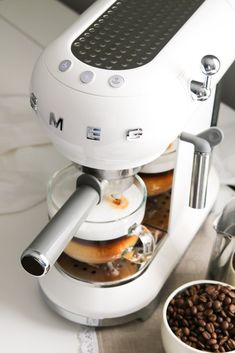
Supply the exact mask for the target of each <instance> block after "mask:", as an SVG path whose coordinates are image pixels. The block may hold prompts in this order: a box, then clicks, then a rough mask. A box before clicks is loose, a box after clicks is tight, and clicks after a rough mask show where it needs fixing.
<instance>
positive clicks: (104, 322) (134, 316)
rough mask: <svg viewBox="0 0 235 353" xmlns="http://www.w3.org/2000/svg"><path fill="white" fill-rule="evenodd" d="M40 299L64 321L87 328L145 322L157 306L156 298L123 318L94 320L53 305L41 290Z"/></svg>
mask: <svg viewBox="0 0 235 353" xmlns="http://www.w3.org/2000/svg"><path fill="white" fill-rule="evenodd" d="M41 294H42V297H43V299H44V301H45V302H46V303H47V305H48V306H49V307H50V308H51V309H52V310H53V311H54V312H56V313H57V314H59V315H60V316H62V317H64V318H65V319H67V320H69V321H73V322H76V323H78V324H81V325H87V326H93V327H110V326H118V325H123V324H126V323H128V322H130V321H134V320H141V321H145V320H147V319H148V318H149V317H150V316H151V315H152V314H153V312H154V311H155V309H156V307H157V305H158V302H159V300H158V296H157V297H156V298H154V300H153V301H152V302H151V303H149V304H148V305H147V306H146V307H144V308H142V309H140V310H138V311H136V312H134V313H131V314H128V315H125V316H120V317H115V318H107V319H100V320H99V319H95V318H91V317H85V316H82V315H79V314H76V313H72V312H70V311H68V310H66V309H64V308H62V307H60V306H58V305H57V304H55V303H53V302H52V301H51V300H50V299H49V298H48V297H47V296H46V295H45V293H44V292H43V290H41Z"/></svg>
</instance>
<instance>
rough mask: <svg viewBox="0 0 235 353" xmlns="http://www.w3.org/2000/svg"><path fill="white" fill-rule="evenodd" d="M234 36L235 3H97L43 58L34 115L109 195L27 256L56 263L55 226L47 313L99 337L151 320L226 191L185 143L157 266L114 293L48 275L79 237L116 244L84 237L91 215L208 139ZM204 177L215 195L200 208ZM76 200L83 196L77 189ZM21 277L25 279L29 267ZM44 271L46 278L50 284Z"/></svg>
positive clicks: (59, 272)
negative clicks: (158, 164) (171, 156)
mask: <svg viewBox="0 0 235 353" xmlns="http://www.w3.org/2000/svg"><path fill="white" fill-rule="evenodd" d="M221 21H222V23H223V25H221ZM231 33H235V7H234V2H233V1H232V0H205V1H203V0H190V1H184V0H179V1H173V0H169V1H163V0H148V1H145V2H143V1H140V0H128V1H127V0H118V1H114V0H107V1H104V0H100V1H97V2H96V3H95V4H94V5H92V6H91V7H90V8H89V9H88V10H87V11H86V12H85V13H83V14H82V15H81V16H80V18H79V20H78V21H77V22H76V23H75V24H74V25H73V26H72V27H71V28H69V29H68V30H67V31H66V32H65V33H64V34H62V35H61V36H60V37H59V38H58V39H57V40H56V41H54V42H53V43H52V44H51V45H49V47H48V48H46V50H45V51H44V52H43V54H42V55H41V57H40V58H39V60H38V62H37V64H36V66H35V70H34V72H33V76H32V84H31V92H32V93H31V106H32V108H33V109H34V110H35V112H36V115H37V117H38V119H39V121H40V122H41V123H42V125H43V126H44V128H45V129H46V131H47V133H48V136H49V137H50V139H51V140H52V142H53V143H54V144H55V146H56V147H57V149H58V150H59V151H60V152H61V153H62V154H63V155H64V156H65V157H67V158H68V159H70V160H71V161H73V162H74V163H76V164H77V165H80V166H81V170H82V172H84V173H85V174H86V173H87V174H88V175H89V176H92V177H95V178H96V180H98V182H100V183H101V184H102V185H103V186H102V188H101V189H102V192H99V190H98V191H97V189H96V187H95V190H96V191H97V192H96V193H94V192H92V195H93V196H92V200H91V199H90V200H91V202H87V206H85V204H84V208H86V209H84V210H83V211H84V212H78V219H77V222H76V220H75V218H76V214H77V213H76V212H77V211H76V210H77V209H78V208H80V207H81V202H80V201H79V202H74V203H73V204H71V203H70V206H71V208H69V204H68V203H65V205H67V206H65V209H67V210H68V209H69V210H70V211H69V212H68V213H69V215H70V216H71V214H72V216H71V217H72V219H71V224H72V226H71V227H68V228H69V231H68V234H67V236H66V235H65V233H66V225H65V226H63V227H62V228H63V231H62V230H61V231H60V229H59V228H60V227H58V224H59V223H60V222H62V223H63V221H65V222H67V223H69V222H70V219H69V217H70V216H69V217H67V218H66V219H65V218H63V217H64V216H63V215H64V212H63V211H62V212H60V213H58V214H59V216H56V217H57V218H56V219H59V220H58V222H57V221H55V218H54V217H53V216H55V212H54V213H53V214H52V215H51V216H52V217H53V218H52V221H51V222H52V223H49V225H48V226H46V228H45V229H44V230H43V231H42V234H41V235H40V237H41V238H40V239H41V240H40V241H38V240H37V239H36V241H34V242H33V243H32V244H31V246H29V248H28V249H27V250H26V251H25V252H24V254H23V256H22V263H23V262H24V261H25V258H26V257H29V258H30V261H31V259H32V258H33V260H35V261H36V264H38V263H39V264H40V265H41V262H40V261H41V258H42V257H40V254H39V256H38V254H36V252H37V251H38V249H35V247H37V246H38V244H40V249H43V250H46V251H45V252H46V253H50V251H47V250H48V248H47V247H50V246H51V245H50V244H48V243H47V242H46V240H45V239H46V237H45V234H48V232H49V233H50V232H51V230H53V232H54V229H55V227H54V226H53V224H55V225H56V230H57V232H58V242H57V240H55V239H56V234H55V232H54V233H53V234H54V235H53V236H52V238H51V239H54V240H53V241H55V242H56V243H59V244H60V245H59V246H58V249H57V250H56V253H55V252H53V256H52V257H51V259H52V263H51V264H50V266H49V267H51V270H50V272H49V273H48V274H47V275H46V276H45V277H42V278H41V279H40V287H41V289H42V292H43V294H44V297H45V299H46V301H47V302H48V303H49V304H50V305H51V306H52V307H53V308H54V310H56V311H57V312H58V313H60V314H61V315H63V316H64V317H66V318H68V319H70V320H73V321H76V322H79V323H82V324H87V325H93V326H98V325H112V324H116V323H122V322H126V321H128V320H130V319H133V318H134V317H142V318H144V317H146V315H147V313H148V312H149V308H152V307H153V306H154V303H155V298H156V297H157V294H158V293H159V291H160V289H161V287H162V286H163V284H164V283H165V281H166V280H167V277H168V276H169V274H170V273H171V271H172V270H173V269H174V267H175V266H176V264H177V262H178V261H179V259H180V258H181V256H182V255H183V253H184V251H185V250H186V249H187V247H188V245H189V244H190V242H191V240H192V239H193V236H194V235H195V234H196V232H197V230H198V229H199V227H200V226H201V224H202V223H203V221H204V220H205V218H206V216H207V214H208V213H209V211H210V209H211V207H212V205H213V203H214V201H215V198H216V194H217V191H218V188H219V181H218V178H217V175H216V172H215V171H214V169H213V168H211V169H210V168H209V167H210V163H209V162H208V158H207V157H208V155H206V156H204V155H203V156H202V154H203V153H204V151H195V155H196V157H194V163H193V156H194V149H193V146H192V145H191V144H188V143H186V142H185V141H186V140H185V139H182V140H184V141H181V140H179V142H178V147H177V160H176V164H175V168H174V178H173V185H172V192H171V198H170V212H169V222H168V227H167V230H166V236H165V237H164V239H163V241H161V243H160V246H157V247H156V248H155V249H154V250H153V249H151V254H152V256H151V259H150V258H149V257H148V260H147V262H146V266H145V267H143V269H142V270H141V271H140V272H139V275H138V276H134V277H131V278H130V279H129V280H126V281H124V282H122V283H119V282H116V283H115V281H114V282H113V283H112V284H111V283H110V282H109V283H108V285H107V284H105V283H103V282H100V283H97V282H95V281H93V282H92V280H90V281H81V280H78V279H77V278H74V277H72V276H69V275H68V274H67V273H65V272H64V271H63V269H62V268H61V267H60V266H57V265H56V266H52V265H53V262H54V261H55V260H56V257H57V255H58V256H59V255H60V252H62V251H63V247H65V245H66V243H67V242H69V241H70V240H71V238H72V237H74V238H78V239H82V240H85V239H89V240H90V241H94V242H95V241H107V239H111V240H114V239H115V238H118V237H120V234H119V232H118V231H115V233H114V232H113V228H112V229H111V228H109V227H108V226H107V228H106V230H107V231H106V232H105V231H103V233H102V232H99V231H97V232H94V231H91V228H89V229H90V232H89V231H87V229H88V228H86V227H87V223H86V222H84V221H85V218H86V217H88V214H89V212H91V209H92V207H91V206H92V204H93V208H94V210H97V209H98V208H97V207H101V206H102V205H101V206H99V205H97V206H95V205H96V204H97V203H99V202H101V203H102V197H105V196H106V195H107V194H111V195H119V193H122V192H124V191H125V190H131V184H132V183H134V176H135V174H136V173H137V172H139V171H141V168H142V167H144V166H146V165H147V164H149V163H151V162H153V161H154V160H157V159H158V158H159V157H160V158H161V156H162V154H163V153H164V151H165V150H166V148H167V146H168V145H169V144H170V143H172V141H175V140H176V139H177V137H178V136H179V135H180V134H181V133H182V132H185V133H187V134H190V135H198V136H199V137H200V138H201V139H203V138H204V135H203V134H202V131H204V130H207V129H208V128H209V127H210V125H211V120H212V114H213V106H214V97H215V90H216V85H217V83H218V82H219V81H220V80H221V78H222V77H223V75H224V73H225V72H226V71H227V69H228V67H229V66H230V65H231V63H232V62H233V60H234V58H235V43H233V42H231V41H229V40H225V38H226V37H228V36H229V35H231ZM202 59H203V60H202ZM201 60H202V66H203V70H202V71H201V69H200V62H201ZM200 134H201V135H200ZM181 136H182V135H181ZM184 136H185V135H184ZM219 140H220V138H219ZM215 144H216V143H215ZM210 146H213V143H212V144H210ZM210 151H211V149H210V150H206V151H205V153H210ZM204 157H205V158H204ZM201 165H204V167H203V171H202V170H201V169H202V168H201ZM144 168H145V167H144ZM144 168H143V169H144ZM193 168H194V169H193ZM195 168H196V169H195ZM192 170H194V171H195V170H197V176H198V177H197V179H200V180H199V181H198V180H197V183H198V185H199V186H198V185H196V184H195V183H196V182H195V178H194V179H193V183H194V186H195V185H196V186H195V187H194V189H193V199H195V200H196V201H192V204H194V203H195V204H196V207H198V208H201V209H200V210H198V209H194V208H191V207H189V201H188V200H189V194H190V189H191V191H192V187H191V175H192ZM209 170H210V171H209ZM149 172H150V173H151V168H150V169H149V170H148V173H149ZM194 174H196V173H195V172H194ZM205 174H206V179H207V177H208V191H207V202H206V204H205V205H204V201H205V195H206V189H207V188H206V186H205V180H204V178H203V176H204V175H205ZM84 184H86V182H84ZM89 186H91V187H94V185H90V184H89ZM79 187H81V188H82V187H83V185H81V184H80V185H79V186H78V189H79ZM89 190H90V189H89ZM195 190H196V191H195ZM73 192H74V193H76V194H78V195H79V192H77V191H76V185H74V190H73ZM89 192H90V191H89ZM200 193H203V198H202V197H200V195H199V194H200ZM100 195H101V197H100ZM85 197H86V196H85ZM115 197H117V198H118V196H115ZM73 199H74V198H73ZM66 200H67V198H65V199H64V202H65V201H66ZM143 200H144V201H142V203H141V207H143V206H144V202H145V201H146V200H145V198H144V197H143ZM198 200H199V201H198ZM68 202H70V201H68ZM60 206H62V205H60ZM204 206H205V207H204ZM203 207H204V208H203ZM62 209H63V208H62ZM71 210H72V212H71ZM136 210H138V212H139V210H140V208H137V209H136ZM136 210H135V212H136ZM92 212H93V211H92ZM133 212H134V211H133ZM141 212H142V208H141ZM68 213H66V214H68ZM142 213H143V212H142ZM142 213H141V216H140V212H139V213H138V217H136V218H135V220H134V218H133V217H132V218H131V217H130V218H128V221H127V218H125V227H124V228H122V229H125V232H126V233H125V234H127V233H128V232H129V230H130V229H132V227H133V226H134V225H135V223H137V225H138V224H140V223H141V222H142V219H143V214H142ZM81 214H82V215H81ZM133 214H134V213H132V215H133ZM80 215H81V216H80ZM72 220H73V222H74V223H72ZM120 220H121V219H119V221H120ZM135 221H136V222H135ZM82 222H84V223H83V224H82ZM123 222H124V218H123ZM91 223H92V222H91ZM50 224H52V225H50ZM90 226H91V225H90ZM102 229H103V228H102ZM123 235H124V234H123ZM140 239H141V242H142V243H143V244H144V242H145V241H146V239H147V241H148V239H149V236H148V234H147V235H146V234H145V235H144V236H143V234H142V233H141V235H140ZM42 244H43V246H42ZM45 244H47V246H46V249H45ZM61 244H62V245H61ZM52 245H53V244H52ZM54 248H55V247H54V246H53V249H54ZM50 249H51V248H50ZM36 250H37V251H36ZM130 252H131V251H130ZM38 253H39V251H38ZM32 254H33V255H32ZM35 254H36V255H35ZM146 254H147V253H146ZM147 255H149V254H147ZM147 255H146V258H147ZM30 261H29V263H30ZM42 266H44V264H42ZM24 267H26V269H27V268H28V263H27V264H26V265H25V266H24ZM47 267H48V266H47ZM47 270H48V269H43V274H45V273H46V272H47ZM40 271H41V269H40ZM40 271H39V272H40ZM29 272H30V271H29ZM32 273H33V271H32ZM137 293H138V295H137ZM118 298H125V300H118Z"/></svg>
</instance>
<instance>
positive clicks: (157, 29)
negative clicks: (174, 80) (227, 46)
mask: <svg viewBox="0 0 235 353" xmlns="http://www.w3.org/2000/svg"><path fill="white" fill-rule="evenodd" d="M203 2H204V0H118V1H116V2H115V3H114V4H113V5H112V6H111V7H110V8H109V9H108V10H106V11H105V12H104V13H103V15H101V16H100V17H99V18H98V19H97V20H96V21H95V22H94V23H93V24H92V25H91V26H90V27H88V28H87V29H86V31H85V32H83V33H82V34H81V35H80V36H79V37H78V38H76V40H75V41H74V42H73V43H72V47H71V50H72V53H73V55H74V56H76V58H78V59H79V60H81V61H82V62H84V63H86V64H89V65H90V66H94V67H98V68H102V69H107V70H125V69H132V68H136V67H140V66H142V65H145V64H146V63H148V62H150V61H151V60H152V59H153V58H154V57H155V56H156V55H157V54H158V53H159V52H160V50H161V49H162V48H163V47H164V46H165V45H166V43H167V42H168V41H169V40H170V39H171V38H172V37H173V36H174V35H175V33H176V32H177V31H178V30H179V29H180V28H181V27H182V26H183V25H184V23H185V22H186V21H187V20H188V19H189V18H190V17H191V16H192V14H193V13H194V12H195V11H196V10H197V9H198V7H199V6H200V5H201V4H202V3H203Z"/></svg>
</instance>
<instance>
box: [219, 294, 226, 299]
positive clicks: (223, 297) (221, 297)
mask: <svg viewBox="0 0 235 353" xmlns="http://www.w3.org/2000/svg"><path fill="white" fill-rule="evenodd" d="M225 297H226V295H225V293H220V294H219V295H218V299H219V300H221V301H223V300H224V299H225Z"/></svg>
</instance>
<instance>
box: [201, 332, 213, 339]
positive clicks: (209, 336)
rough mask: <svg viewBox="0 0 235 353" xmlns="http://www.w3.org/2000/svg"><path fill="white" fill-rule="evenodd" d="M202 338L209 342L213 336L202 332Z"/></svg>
mask: <svg viewBox="0 0 235 353" xmlns="http://www.w3.org/2000/svg"><path fill="white" fill-rule="evenodd" d="M202 336H203V337H204V338H205V340H209V339H210V338H211V335H210V333H209V332H208V331H204V332H202Z"/></svg>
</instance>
